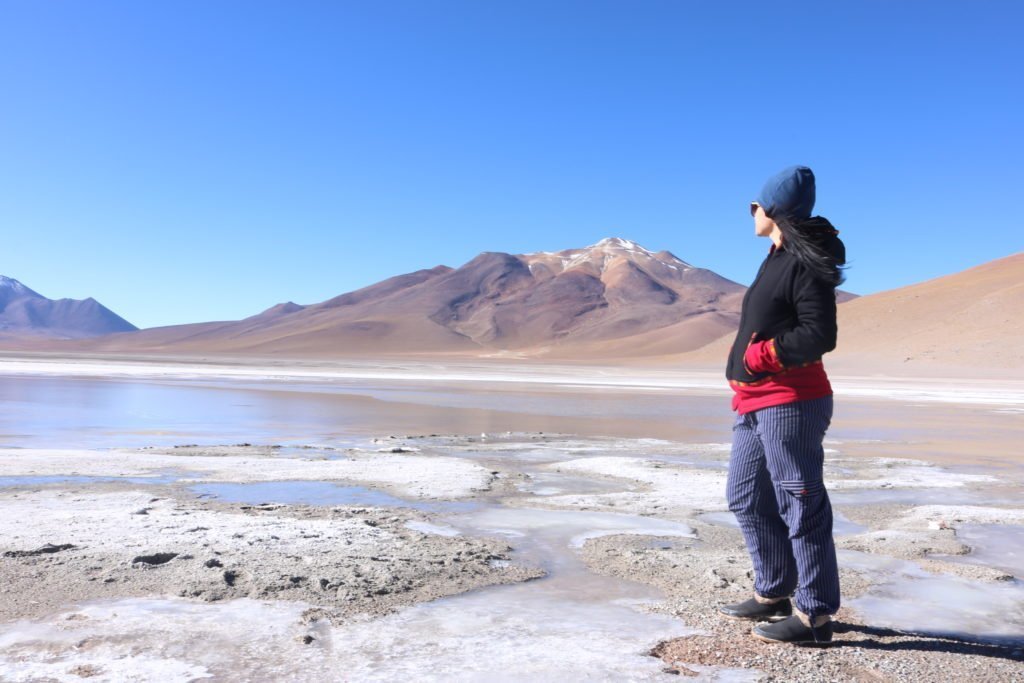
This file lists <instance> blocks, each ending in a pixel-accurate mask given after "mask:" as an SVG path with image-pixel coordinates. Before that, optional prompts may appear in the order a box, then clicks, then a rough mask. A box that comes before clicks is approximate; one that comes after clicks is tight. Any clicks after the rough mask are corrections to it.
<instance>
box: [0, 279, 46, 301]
mask: <svg viewBox="0 0 1024 683" xmlns="http://www.w3.org/2000/svg"><path fill="white" fill-rule="evenodd" d="M0 289H6V290H7V291H9V292H14V293H15V294H18V295H21V296H39V294H36V293H35V292H33V291H32V290H31V289H29V288H28V287H26V286H25V285H23V284H21V283H20V282H18V281H17V280H15V279H14V278H13V277H7V276H6V275H0Z"/></svg>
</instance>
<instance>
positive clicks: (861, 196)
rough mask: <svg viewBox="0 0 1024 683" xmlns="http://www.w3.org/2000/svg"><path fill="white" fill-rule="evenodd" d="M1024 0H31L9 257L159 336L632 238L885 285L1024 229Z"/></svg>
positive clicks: (9, 184) (7, 177) (718, 264)
mask: <svg viewBox="0 0 1024 683" xmlns="http://www.w3.org/2000/svg"><path fill="white" fill-rule="evenodd" d="M1022 8H1024V4H1022V3H1020V2H1011V1H1007V2H985V1H979V2H941V1H940V2H936V1H931V2H903V1H901V2H888V1H884V2H883V1H870V0H869V1H866V2H865V1H858V2H835V3H833V2H828V3H823V2H805V3H788V2H750V3H725V2H723V3H710V2H686V1H683V0H673V1H670V2H669V1H644V0H621V1H619V2H603V1H599V0H587V1H581V2H575V1H572V2H570V1H562V2H560V1H558V0H543V1H541V2H532V1H523V0H516V1H515V2H497V1H494V2H491V1H489V0H467V1H465V2H455V1H451V2H442V1H435V0H418V1H414V2H396V1H392V0H387V1H377V0H372V1H371V0H368V1H366V2H344V1H341V0H339V1H337V2H326V1H325V2H302V1H298V0H296V1H288V2H266V3H263V2H255V1H253V0H249V1H247V2H224V1H220V0H217V1H206V0H203V1H192V2H188V1H176V2H134V1H133V2H117V3H115V2H104V1H100V0H90V1H89V2H37V1H35V0H23V1H19V2H10V1H8V0H0V229H2V231H3V246H2V248H0V273H2V274H5V275H9V276H11V277H15V278H18V279H19V280H21V281H23V282H24V283H25V284H27V285H28V286H30V287H32V288H34V289H36V290H37V291H39V292H40V293H42V294H44V295H46V296H49V297H53V298H58V297H74V298H84V297H87V296H93V297H95V298H97V299H99V300H100V301H101V302H103V303H104V304H106V305H107V306H109V307H110V308H112V309H113V310H115V311H116V312H118V313H120V314H121V315H123V316H124V317H126V318H127V319H128V320H130V321H132V322H134V323H135V324H137V325H139V326H142V327H149V326H154V325H163V324H174V323H182V322H196V321H203V320H218V319H236V318H240V317H244V316H247V315H251V314H254V313H257V312H259V311H260V310H262V309H264V308H267V307H269V306H271V305H273V304H275V303H277V302H280V301H285V300H293V301H297V302H299V303H314V302H317V301H321V300H323V299H326V298H329V297H331V296H334V295H337V294H340V293H342V292H346V291H350V290H353V289H357V288H359V287H362V286H365V285H368V284H371V283H373V282H376V281H379V280H381V279H384V278H386V277H390V276H392V275H396V274H399V273H405V272H410V271H413V270H417V269H420V268H429V267H432V266H435V265H437V264H439V263H444V264H447V265H450V266H453V267H457V266H459V265H462V264H463V263H465V262H466V261H468V260H470V259H471V258H473V257H474V256H475V255H476V254H478V253H480V252H481V251H506V252H511V253H522V252H529V251H539V250H549V251H550V250H559V249H566V248H570V247H582V246H585V245H588V244H592V243H594V242H597V241H598V240H600V239H601V238H603V237H608V236H621V237H626V238H629V239H632V240H635V241H637V242H639V243H640V244H642V245H644V246H646V247H648V248H649V249H652V250H654V251H657V250H660V249H668V250H670V251H672V252H674V253H675V254H676V255H677V256H679V257H680V258H682V259H684V260H686V261H689V262H690V263H693V264H695V265H698V266H702V267H706V268H710V269H712V270H715V271H717V272H719V273H721V274H722V275H725V276H726V277H729V278H732V279H734V280H737V281H739V282H741V283H744V284H747V283H749V281H750V279H751V278H752V277H753V275H754V273H755V271H756V269H757V266H758V264H759V262H760V260H761V258H762V257H763V255H764V252H765V250H766V248H767V242H766V241H765V240H764V239H763V238H762V239H759V238H755V237H754V236H753V232H752V223H751V219H750V217H749V215H748V213H747V206H748V202H749V201H750V199H751V198H752V197H753V195H754V194H755V193H756V191H757V190H758V188H759V187H760V185H761V183H762V181H763V180H764V178H765V177H767V176H768V175H770V174H771V173H773V172H775V171H776V170H778V169H779V168H781V167H783V166H786V165H789V164H793V163H802V164H807V165H809V166H811V167H812V168H813V169H814V170H815V172H816V174H817V176H818V205H817V207H816V210H817V212H818V213H820V214H821V215H824V216H827V217H828V218H830V219H831V220H832V221H833V222H834V223H835V224H836V226H837V227H838V228H839V229H840V231H841V236H842V237H843V238H844V239H845V241H846V244H847V249H848V253H849V256H850V260H851V262H852V267H851V269H850V271H849V274H848V276H849V280H848V282H847V285H846V288H847V289H849V290H851V291H855V292H858V293H862V294H864V293H871V292H875V291H880V290H884V289H889V288H893V287H898V286H902V285H905V284H909V283H912V282H917V281H920V280H923V279H927V278H931V277H936V276H939V275H943V274H947V273H951V272H955V271H958V270H961V269H963V268H967V267H970V266H973V265H977V264H979V263H982V262H984V261H987V260H990V259H993V258H997V257H1000V256H1005V255H1008V254H1011V253H1014V252H1017V251H1021V250H1022V249H1024V237H1022V235H1024V229H1022V228H1021V226H1020V214H1021V211H1022V200H1024V132H1022V124H1024V116H1022V114H1024V107H1022V104H1024V101H1022V100H1024V88H1022V85H1021V84H1022V73H1024V48H1022V45H1024V40H1021V36H1020V28H1021V26H1022V25H1024V9H1022Z"/></svg>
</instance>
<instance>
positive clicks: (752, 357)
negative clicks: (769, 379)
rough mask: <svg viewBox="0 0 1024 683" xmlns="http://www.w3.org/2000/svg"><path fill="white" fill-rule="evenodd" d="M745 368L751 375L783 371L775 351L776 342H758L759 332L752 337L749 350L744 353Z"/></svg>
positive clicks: (771, 340)
mask: <svg viewBox="0 0 1024 683" xmlns="http://www.w3.org/2000/svg"><path fill="white" fill-rule="evenodd" d="M743 367H744V368H746V370H747V374H749V375H756V374H757V373H759V372H779V371H781V370H782V369H783V366H782V363H781V362H780V361H779V356H778V353H776V350H775V340H774V339H766V340H763V341H757V332H754V334H752V335H750V341H749V342H747V349H746V351H744V353H743Z"/></svg>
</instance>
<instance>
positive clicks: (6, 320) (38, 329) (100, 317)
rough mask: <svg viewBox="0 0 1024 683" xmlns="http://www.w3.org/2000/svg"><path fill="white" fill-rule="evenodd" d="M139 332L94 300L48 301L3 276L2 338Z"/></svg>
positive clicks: (0, 286)
mask: <svg viewBox="0 0 1024 683" xmlns="http://www.w3.org/2000/svg"><path fill="white" fill-rule="evenodd" d="M136 329H138V328H137V327H135V326H134V325H132V324H131V323H129V322H128V321H127V320H125V319H124V318H122V317H121V316H119V315H117V314H116V313H114V312H113V311H111V310H110V309H109V308H107V307H106V306H104V305H103V304H101V303H99V302H98V301H96V300H95V299H93V298H92V297H89V298H88V299H82V300H78V299H48V298H46V297H45V296H43V295H42V294H39V293H38V292H36V291H34V290H32V289H30V288H29V287H27V286H25V285H24V284H22V283H21V282H19V281H18V280H15V279H14V278H10V277H7V276H5V275H0V336H3V337H7V338H12V337H13V338H20V337H30V338H38V337H44V338H53V339H80V338H85V337H95V336H99V335H105V334H111V333H114V332H128V331H131V330H136Z"/></svg>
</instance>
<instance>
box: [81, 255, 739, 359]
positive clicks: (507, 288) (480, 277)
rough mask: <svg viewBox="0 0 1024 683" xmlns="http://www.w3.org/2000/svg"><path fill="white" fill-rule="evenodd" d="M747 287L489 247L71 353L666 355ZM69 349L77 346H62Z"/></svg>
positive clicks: (696, 335) (690, 342) (705, 273)
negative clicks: (315, 295) (234, 315)
mask: <svg viewBox="0 0 1024 683" xmlns="http://www.w3.org/2000/svg"><path fill="white" fill-rule="evenodd" d="M744 290H745V288H744V287H743V286H741V285H739V284H737V283H735V282H732V281H731V280H727V279H725V278H723V277H721V276H719V275H717V274H715V273H713V272H711V271H709V270H705V269H702V268H696V267H694V266H692V265H690V264H688V263H686V262H684V261H682V260H680V259H678V258H676V257H675V256H674V255H672V254H671V253H669V252H667V251H661V252H657V253H654V252H651V251H648V250H647V249H644V248H643V247H641V246H640V245H638V244H636V243H634V242H630V241H628V240H623V239H619V238H607V239H604V240H601V241H600V242H598V243H597V244H594V245H591V246H589V247H586V248H583V249H567V250H564V251H559V252H534V253H530V254H520V255H513V254H505V253H499V252H484V253H482V254H480V255H479V256H477V257H476V258H474V259H472V260H471V261H469V262H468V263H466V264H465V265H463V266H461V267H460V268H457V269H452V268H450V267H448V266H437V267H435V268H431V269H427V270H420V271H416V272H414V273H408V274H405V275H399V276H397V277H393V278H389V279H387V280H384V281H382V282H379V283H376V284H374V285H371V286H369V287H365V288H363V289H360V290H357V291H354V292H349V293H347V294H343V295H341V296H338V297H335V298H333V299H330V300H328V301H324V302H322V303H319V304H314V305H311V306H299V305H297V304H292V303H288V304H280V305H278V306H275V307H273V308H271V309H268V310H267V311H264V312H263V313H260V314H259V315H255V316H252V317H250V318H246V319H244V320H240V321H234V322H213V323H199V324H194V325H177V326H171V327H164V328H151V329H147V330H143V331H140V332H135V333H131V334H119V335H111V336H108V337H104V338H102V339H97V340H92V341H89V342H81V343H76V344H75V345H74V350H80V351H109V352H173V353H202V354H228V353H253V354H260V355H264V354H283V355H291V356H312V357H330V356H344V355H349V354H373V353H404V352H409V353H466V354H472V355H478V354H481V353H483V354H486V353H488V352H493V351H508V352H516V353H528V354H530V355H541V356H543V355H552V356H557V355H559V354H575V353H577V352H589V353H595V354H603V353H608V352H612V353H623V354H626V355H629V354H634V353H666V352H671V351H683V350H687V349H694V348H698V347H700V346H702V345H704V344H706V343H707V342H708V341H709V340H711V339H714V338H716V337H718V336H721V335H722V334H723V333H725V332H726V331H727V330H729V329H731V328H732V327H734V326H735V325H736V323H737V320H738V311H739V303H740V298H741V297H742V295H743V292H744ZM62 346H63V347H64V348H65V349H67V350H72V347H71V346H69V345H62Z"/></svg>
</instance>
